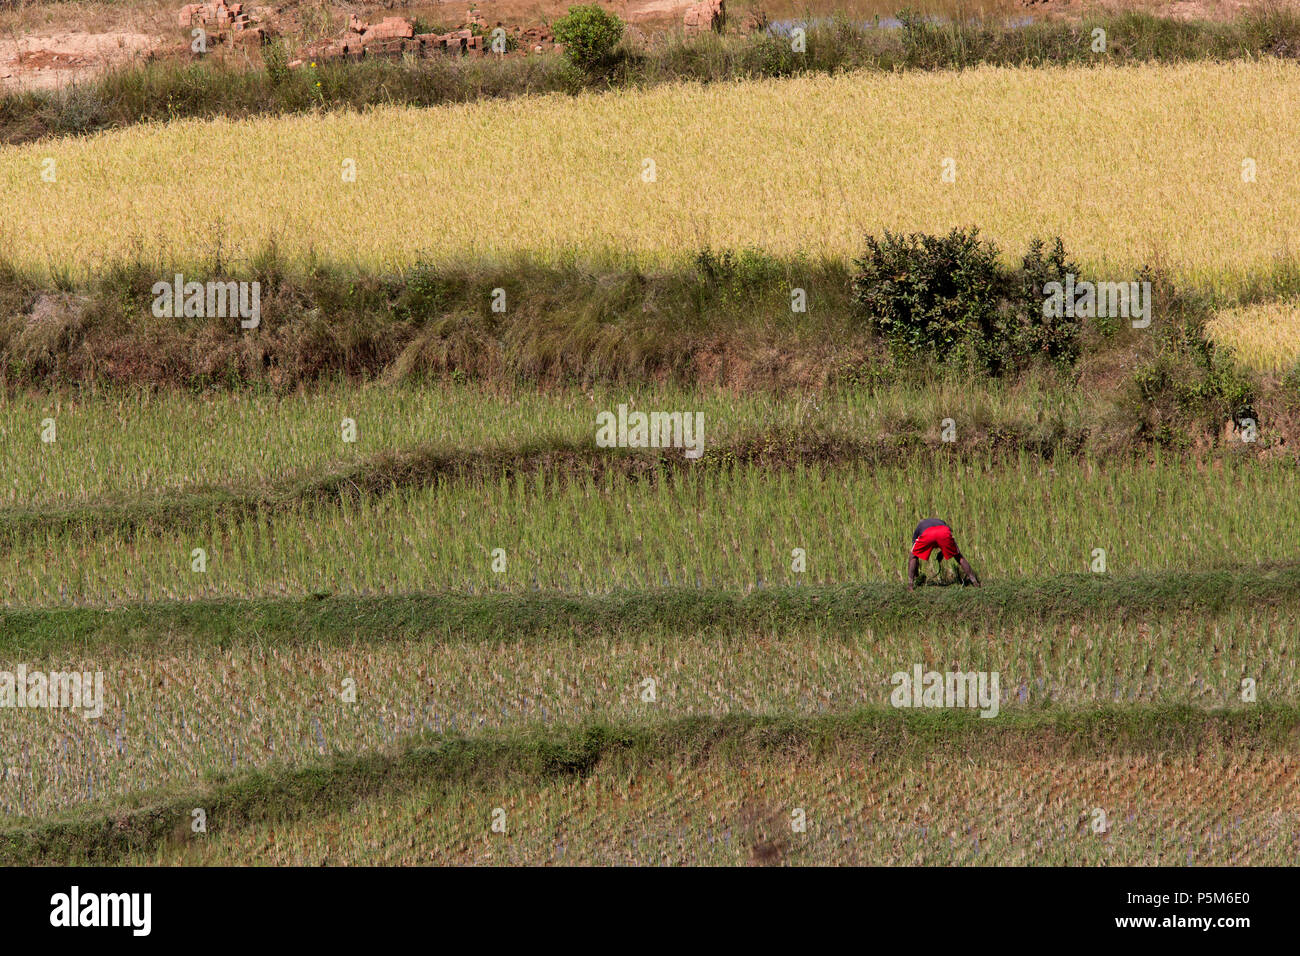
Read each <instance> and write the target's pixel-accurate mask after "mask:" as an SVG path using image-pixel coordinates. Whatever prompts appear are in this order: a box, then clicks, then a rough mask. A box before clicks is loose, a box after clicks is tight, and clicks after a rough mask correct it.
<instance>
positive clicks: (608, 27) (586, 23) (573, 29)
mask: <svg viewBox="0 0 1300 956" xmlns="http://www.w3.org/2000/svg"><path fill="white" fill-rule="evenodd" d="M554 32H555V42H557V43H560V44H563V46H564V54H565V56H567V57H568V58H569V59H570V60H572V61H573V63H574V65H576V66H579V67H581V68H582V69H584V70H592V69H597V68H599V67H602V66H606V65H608V64H609V63H610V62H611V61H612V60H613V59H614V49H615V47H617V46H618V44H619V41H620V40H622V39H623V21H622V20H620V19H619V18H618V17H617V16H615V15H614V14H612V13H608V12H606V11H605V10H603V9H601V8H600V7H598V6H595V5H594V4H593V5H591V6H582V7H570V8H569V12H568V13H566V14H565V15H564V16H562V17H560V19H559V20H556V21H555V28H554Z"/></svg>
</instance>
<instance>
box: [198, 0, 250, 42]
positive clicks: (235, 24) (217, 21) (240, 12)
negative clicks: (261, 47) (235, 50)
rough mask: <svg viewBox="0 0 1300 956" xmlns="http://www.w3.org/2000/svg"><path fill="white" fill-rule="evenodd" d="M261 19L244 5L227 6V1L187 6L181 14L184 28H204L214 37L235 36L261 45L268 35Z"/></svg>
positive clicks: (218, 0) (217, 0) (232, 4)
mask: <svg viewBox="0 0 1300 956" xmlns="http://www.w3.org/2000/svg"><path fill="white" fill-rule="evenodd" d="M260 19H261V18H260V17H256V18H255V17H254V16H253V14H252V13H251V12H249V11H246V10H245V9H244V4H242V3H230V4H227V3H226V0H216V2H214V3H190V4H186V5H185V6H183V7H181V12H180V24H181V26H183V27H202V28H203V29H204V30H206V31H207V32H208V33H209V34H210V35H211V36H213V37H217V38H221V37H224V36H226V35H233V36H234V37H235V39H237V40H240V41H245V42H251V43H261V42H263V41H264V40H265V39H266V37H267V35H268V31H267V29H266V27H264V26H261V25H260V24H259V22H258V21H260Z"/></svg>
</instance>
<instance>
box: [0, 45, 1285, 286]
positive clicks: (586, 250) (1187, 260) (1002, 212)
mask: <svg viewBox="0 0 1300 956" xmlns="http://www.w3.org/2000/svg"><path fill="white" fill-rule="evenodd" d="M1298 136H1300V64H1296V63H1287V62H1282V61H1274V60H1268V61H1263V62H1255V63H1245V62H1240V63H1192V64H1184V65H1178V66H1139V67H1124V68H1114V69H1104V70H1103V69H1080V68H1033V69H1005V68H996V69H995V68H979V69H974V70H970V71H967V72H963V73H948V72H943V73H917V72H909V73H905V74H897V75H881V74H874V73H858V74H847V75H840V76H835V77H825V76H818V77H804V78H796V79H785V80H779V81H759V82H736V83H719V84H714V85H710V86H700V85H692V84H686V85H680V84H674V85H667V86H662V87H656V88H654V89H652V90H645V91H621V92H615V93H608V94H601V95H583V96H579V97H574V98H568V97H563V96H551V97H547V98H543V99H540V100H539V99H536V98H523V99H519V100H514V101H510V102H482V103H476V104H468V105H457V106H452V107H446V108H438V109H432V110H411V109H397V108H393V109H381V110H376V111H374V112H370V113H367V114H363V115H354V114H337V115H307V116H297V117H292V118H283V119H259V120H253V121H247V122H234V121H210V122H209V121H202V122H201V121H185V122H176V123H173V124H169V125H167V126H165V127H162V128H159V127H155V126H137V127H133V128H131V129H126V130H122V131H116V132H112V133H106V134H102V135H96V136H93V137H89V138H84V139H66V140H59V141H49V142H41V143H36V144H32V145H28V146H23V147H17V148H9V149H4V150H0V207H3V208H4V209H5V216H4V219H3V221H2V222H0V249H4V250H5V251H6V255H8V256H9V257H10V258H11V259H12V260H13V261H15V262H16V263H17V264H19V265H22V266H27V267H32V268H37V269H41V268H46V267H52V266H53V267H58V268H63V269H67V270H70V271H71V272H73V273H83V274H84V273H87V272H91V271H93V270H95V269H96V268H98V267H100V266H102V264H103V263H105V262H106V261H108V260H114V259H118V258H120V257H123V256H130V255H136V254H144V255H149V256H157V257H159V259H160V260H165V261H167V262H168V263H176V262H184V261H187V260H189V259H190V258H194V259H207V258H210V257H211V256H212V255H213V254H214V253H215V252H216V251H217V249H218V247H219V248H220V250H221V253H222V256H223V259H224V261H238V260H239V259H240V258H241V257H246V256H248V255H250V254H251V253H253V252H255V251H257V250H259V249H261V248H263V247H264V246H265V244H267V243H269V242H271V241H272V240H274V241H275V243H276V244H277V247H278V249H279V250H280V251H281V252H283V253H286V254H288V255H289V256H291V257H294V258H296V259H299V260H307V259H310V258H311V257H313V256H314V257H317V258H320V259H329V260H333V261H337V262H343V263H355V264H360V265H364V266H366V267H370V268H399V267H401V266H403V265H405V264H407V263H410V262H411V261H412V260H414V259H416V258H418V257H425V258H428V259H430V260H432V261H435V262H443V261H452V260H455V261H458V262H464V261H466V260H473V259H478V258H489V259H498V258H504V259H509V258H510V257H513V256H517V255H528V256H532V257H536V258H539V259H541V260H543V261H550V262H556V261H559V262H563V261H569V260H573V259H577V260H579V261H585V260H592V261H596V262H610V261H627V260H629V259H630V260H634V261H637V262H640V263H644V264H651V265H653V264H656V263H666V262H668V261H672V260H674V259H676V258H679V257H682V256H684V255H687V254H689V253H690V252H692V251H693V250H696V249H699V248H700V247H703V246H711V247H714V248H722V247H744V246H751V245H752V246H757V247H761V248H765V249H767V250H768V251H770V252H773V253H776V254H781V255H795V254H800V253H806V254H808V255H811V256H823V255H824V256H834V257H844V256H848V255H851V254H855V253H856V252H857V251H859V247H860V245H861V239H862V235H863V233H865V232H868V231H877V232H878V231H879V230H882V229H885V228H889V229H895V230H900V229H901V230H924V231H927V232H942V231H946V230H948V229H949V228H951V227H953V226H957V225H969V224H976V225H979V226H980V227H981V228H982V229H983V230H984V231H985V232H986V233H987V234H988V235H990V236H992V237H993V238H995V239H996V240H998V241H999V242H1000V243H1001V244H1002V245H1003V246H1004V248H1007V249H1009V250H1010V251H1012V252H1014V253H1019V252H1020V251H1021V250H1022V248H1023V246H1024V244H1025V242H1026V241H1027V240H1028V239H1029V238H1030V237H1032V236H1035V235H1052V234H1059V235H1061V236H1062V237H1063V238H1064V239H1065V242H1066V244H1067V248H1068V249H1069V250H1070V251H1071V252H1072V254H1074V256H1075V257H1076V258H1077V260H1078V261H1079V262H1080V264H1081V265H1083V266H1085V267H1086V268H1090V269H1093V270H1098V271H1099V273H1100V274H1112V275H1115V276H1116V277H1117V278H1123V277H1124V276H1126V275H1128V274H1129V273H1130V272H1131V270H1133V269H1134V268H1135V267H1137V266H1139V265H1140V264H1142V263H1144V262H1157V263H1160V264H1163V265H1164V266H1166V267H1167V268H1169V269H1170V270H1172V271H1173V272H1174V273H1175V274H1177V275H1179V276H1182V277H1186V278H1188V279H1190V280H1193V281H1199V282H1204V283H1207V284H1209V283H1214V284H1216V285H1218V286H1221V287H1222V286H1231V285H1232V284H1233V282H1234V280H1235V279H1236V278H1237V277H1240V276H1241V275H1242V274H1243V273H1245V272H1247V271H1249V270H1252V269H1264V268H1268V267H1270V266H1272V265H1274V264H1276V263H1277V261H1278V259H1279V257H1281V258H1285V259H1290V258H1291V257H1292V255H1293V252H1292V250H1294V249H1295V248H1296V247H1297V243H1298V242H1300V190H1296V188H1295V183H1296V182H1297V181H1298V180H1300V155H1297V153H1296V151H1295V149H1294V143H1295V142H1296V141H1297V138H1298ZM46 159H52V160H53V161H54V165H53V170H54V174H55V181H54V182H45V181H43V180H42V178H41V172H42V168H43V165H42V164H43V162H44V160H46ZM946 159H951V160H953V163H954V164H955V165H954V167H953V168H954V169H955V173H956V179H955V182H951V183H949V182H944V181H943V178H942V175H941V174H942V173H943V170H944V165H943V164H944V161H945V160H946ZM345 160H354V161H355V164H356V177H355V182H345V181H344V164H345ZM646 160H652V161H653V163H654V181H653V182H647V181H645V177H644V175H643V174H644V173H645V172H646V170H647V167H646V165H645V161H646ZM1247 160H1251V161H1253V163H1254V169H1255V181H1253V182H1245V181H1243V179H1244V175H1243V163H1245V162H1246V161H1247ZM45 168H49V167H48V166H46V167H45Z"/></svg>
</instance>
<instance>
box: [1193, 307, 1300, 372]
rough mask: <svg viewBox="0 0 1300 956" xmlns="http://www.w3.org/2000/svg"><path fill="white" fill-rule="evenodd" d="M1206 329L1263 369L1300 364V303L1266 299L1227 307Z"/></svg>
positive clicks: (1281, 369)
mask: <svg viewBox="0 0 1300 956" xmlns="http://www.w3.org/2000/svg"><path fill="white" fill-rule="evenodd" d="M1206 332H1207V333H1208V335H1209V337H1210V338H1211V339H1212V340H1213V341H1214V342H1215V343H1217V344H1219V345H1222V346H1224V347H1226V348H1228V349H1230V350H1231V351H1232V352H1233V354H1234V355H1236V356H1237V358H1238V359H1239V360H1240V361H1242V362H1244V363H1245V364H1246V365H1249V366H1251V367H1252V368H1256V369H1259V370H1260V371H1264V372H1286V371H1289V370H1290V369H1292V368H1294V367H1295V366H1296V364H1297V363H1300V303H1296V302H1266V303H1263V304H1260V305H1248V306H1242V307H1240V308H1235V309H1225V310H1224V311H1222V312H1220V313H1219V314H1218V315H1216V316H1215V317H1214V318H1213V319H1211V320H1210V321H1209V322H1208V323H1207V324H1206Z"/></svg>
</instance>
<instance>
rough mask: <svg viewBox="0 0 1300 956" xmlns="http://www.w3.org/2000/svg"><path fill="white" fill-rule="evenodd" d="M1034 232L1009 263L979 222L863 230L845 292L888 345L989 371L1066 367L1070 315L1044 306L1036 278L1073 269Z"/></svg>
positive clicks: (1074, 321) (1075, 327)
mask: <svg viewBox="0 0 1300 956" xmlns="http://www.w3.org/2000/svg"><path fill="white" fill-rule="evenodd" d="M1045 248H1046V246H1045V244H1044V243H1043V241H1042V240H1034V242H1033V243H1031V244H1030V247H1029V251H1028V252H1026V253H1025V255H1024V257H1023V259H1022V261H1021V264H1020V266H1019V267H1018V268H1016V269H1004V268H1003V267H1001V266H1000V265H999V264H998V248H997V246H996V245H995V244H994V243H992V242H989V241H987V240H982V239H980V237H979V230H978V229H975V228H972V229H970V230H969V231H967V230H963V229H954V230H953V231H952V232H950V233H949V234H948V235H946V236H930V235H925V234H922V233H912V234H911V235H894V234H892V233H890V232H888V231H887V232H886V233H885V234H884V238H883V239H877V238H876V237H875V236H868V237H867V252H866V254H865V255H864V256H863V258H861V259H858V260H855V265H857V267H858V270H859V271H858V272H857V274H856V275H855V276H854V278H853V296H854V299H855V300H856V301H857V303H858V305H859V306H860V307H861V309H862V310H863V312H864V313H865V315H866V316H867V318H868V320H869V321H870V322H871V323H872V325H873V326H874V328H875V330H876V331H877V332H878V333H879V334H880V335H882V336H883V337H884V338H885V340H886V341H888V342H889V343H890V344H891V345H893V346H895V347H897V348H901V349H903V350H905V351H908V352H911V353H913V354H918V355H919V354H928V355H931V356H932V357H934V358H937V359H938V360H939V361H941V362H947V363H953V364H958V365H966V366H968V367H970V368H971V369H973V370H978V371H981V372H987V373H990V374H994V375H999V374H1002V373H1003V372H1008V371H1014V370H1017V369H1021V368H1023V367H1025V366H1026V365H1028V364H1030V363H1031V362H1033V361H1034V360H1036V359H1043V360H1047V361H1049V362H1051V363H1054V364H1057V365H1062V366H1068V365H1071V364H1073V363H1074V361H1075V360H1076V359H1077V358H1078V355H1079V342H1078V339H1079V330H1080V327H1081V322H1080V320H1079V319H1078V318H1077V317H1073V316H1067V315H1064V314H1062V315H1060V316H1052V315H1047V314H1045V313H1046V311H1047V310H1045V309H1044V307H1043V303H1044V301H1045V298H1046V297H1045V293H1044V286H1045V285H1046V284H1047V283H1048V282H1052V281H1063V280H1064V278H1065V276H1066V274H1067V273H1070V272H1074V273H1075V274H1076V275H1077V272H1078V268H1077V267H1076V266H1075V265H1074V264H1073V263H1071V262H1070V261H1069V260H1067V259H1066V257H1065V247H1064V245H1063V244H1062V242H1061V240H1060V239H1056V240H1055V242H1054V244H1053V246H1052V248H1051V251H1050V252H1045V251H1044V250H1045Z"/></svg>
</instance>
